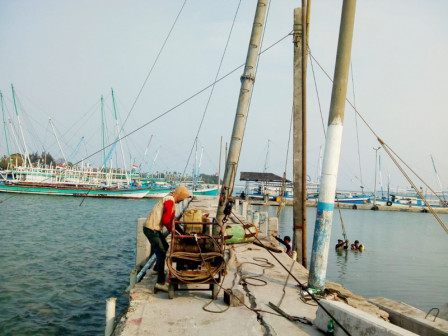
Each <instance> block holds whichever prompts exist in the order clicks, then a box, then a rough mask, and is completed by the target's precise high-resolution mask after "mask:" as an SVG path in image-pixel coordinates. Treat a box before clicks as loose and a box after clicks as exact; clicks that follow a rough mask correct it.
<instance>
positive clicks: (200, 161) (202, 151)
mask: <svg viewBox="0 0 448 336" xmlns="http://www.w3.org/2000/svg"><path fill="white" fill-rule="evenodd" d="M203 155H204V146H202V147H201V155H200V156H199V164H198V171H197V173H196V175H197V181H198V180H200V179H199V176H200V172H201V166H202V156H203ZM197 181H196V182H197Z"/></svg>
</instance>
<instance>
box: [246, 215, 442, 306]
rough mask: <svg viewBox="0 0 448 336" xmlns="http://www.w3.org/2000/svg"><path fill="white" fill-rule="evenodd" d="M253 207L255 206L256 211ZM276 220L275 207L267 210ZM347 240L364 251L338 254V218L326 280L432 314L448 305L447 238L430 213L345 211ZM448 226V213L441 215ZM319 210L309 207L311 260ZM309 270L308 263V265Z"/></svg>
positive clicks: (283, 224) (286, 219) (286, 221)
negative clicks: (358, 245)
mask: <svg viewBox="0 0 448 336" xmlns="http://www.w3.org/2000/svg"><path fill="white" fill-rule="evenodd" d="M254 208H255V207H254ZM262 211H269V212H270V215H271V216H277V209H276V208H274V207H271V208H267V207H263V210H262ZM341 212H342V216H343V220H344V225H345V228H346V231H347V238H348V239H349V240H350V241H351V242H354V241H355V240H359V241H360V242H361V243H362V244H363V245H364V246H365V250H364V252H355V251H351V250H346V251H344V250H343V251H336V249H335V248H334V246H335V245H336V243H337V240H338V239H342V236H343V235H342V227H341V224H340V220H339V218H338V216H334V218H333V225H332V233H331V244H330V246H331V247H330V251H329V256H328V266H327V279H328V280H330V281H334V282H338V283H340V284H342V285H343V286H345V287H346V288H348V289H349V290H351V291H353V292H354V293H356V294H359V295H362V296H364V297H367V298H372V297H379V296H385V297H388V298H390V299H393V300H397V301H402V302H405V303H408V304H410V305H413V306H415V307H418V308H420V309H422V310H424V311H428V310H429V309H430V308H432V307H439V308H443V307H445V306H446V304H447V302H448V262H447V255H448V235H447V234H446V233H445V232H444V231H443V229H442V228H441V227H440V225H439V224H438V223H437V221H436V220H435V219H434V218H433V217H432V215H431V214H429V213H406V212H388V211H367V210H366V211H362V210H351V209H341ZM440 216H441V218H442V220H443V221H444V222H445V223H448V215H443V214H442V215H440ZM292 218H293V217H292V207H285V209H284V210H283V211H282V213H281V214H280V218H279V231H280V232H279V233H280V235H281V236H284V235H289V236H292ZM315 218H316V208H308V209H307V220H308V227H307V251H308V260H310V257H311V248H312V243H313V242H312V239H313V235H314V222H315ZM308 266H309V265H308Z"/></svg>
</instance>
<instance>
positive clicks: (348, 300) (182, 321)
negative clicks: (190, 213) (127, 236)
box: [115, 196, 388, 336]
mask: <svg viewBox="0 0 448 336" xmlns="http://www.w3.org/2000/svg"><path fill="white" fill-rule="evenodd" d="M217 203H218V202H217V197H216V196H215V197H201V198H200V199H198V198H196V199H194V200H193V201H192V202H191V203H190V204H189V207H188V208H189V209H202V210H203V211H204V212H209V213H210V217H214V216H215V214H216V208H217ZM236 216H238V217H239V220H244V218H243V217H242V216H240V215H237V214H236V215H233V216H231V218H230V220H229V222H232V221H233V222H235V223H237V222H239V220H238V219H237V218H235V217H236ZM261 241H262V242H263V244H267V245H270V246H274V245H275V244H277V243H276V241H275V239H273V238H272V237H266V236H264V237H263V236H262V237H261ZM277 248H279V246H278V245H277ZM275 256H276V257H277V258H278V259H279V261H280V262H281V263H282V264H283V265H285V266H286V267H287V268H288V270H291V272H292V274H294V276H295V277H296V278H298V280H299V281H300V282H301V283H306V282H307V279H308V270H307V269H306V268H304V267H303V266H302V265H299V264H298V263H296V262H294V261H293V260H292V259H291V258H290V257H289V256H288V255H287V254H286V253H284V252H280V253H275ZM226 258H227V274H226V276H225V279H224V282H223V285H222V287H223V288H225V289H226V290H227V291H229V290H231V291H232V293H234V294H235V295H237V293H240V294H241V297H243V298H244V303H245V305H240V306H236V307H229V306H228V305H227V304H226V303H225V302H224V298H223V297H224V293H223V292H224V291H223V290H221V291H220V293H219V295H218V297H217V299H216V300H214V301H212V300H211V291H210V290H206V291H182V290H181V291H176V292H175V294H174V299H172V300H170V299H169V298H168V293H165V292H160V291H159V292H157V293H154V290H153V289H154V284H155V281H156V276H155V275H151V270H149V271H148V272H147V274H146V275H145V276H144V278H143V280H142V281H141V282H139V283H137V284H136V285H135V287H134V288H133V289H132V290H131V291H130V305H129V308H128V310H127V312H126V313H125V314H124V315H123V317H122V318H121V319H120V321H119V323H118V325H117V327H116V330H115V335H122V336H136V335H162V334H170V335H210V334H212V335H229V334H231V335H234V336H236V335H289V334H291V335H323V334H325V333H324V332H323V331H321V330H319V329H318V328H317V327H316V326H315V324H313V325H307V324H304V323H302V322H299V321H291V320H290V319H287V318H286V317H285V316H284V315H280V314H278V313H277V312H276V311H274V310H273V309H272V308H271V307H270V305H269V303H270V302H271V303H272V304H274V305H277V306H279V307H280V308H281V310H283V311H284V312H285V313H286V314H287V315H290V316H292V317H301V318H303V319H302V320H308V321H310V322H313V321H314V319H315V318H316V312H317V306H316V304H315V302H313V301H311V300H310V301H306V300H304V299H303V297H302V295H301V292H302V291H301V289H300V288H299V287H298V286H297V283H296V282H295V280H293V279H292V278H291V277H290V276H289V275H288V274H287V272H286V271H285V270H284V269H283V268H282V267H281V266H280V264H279V263H278V262H277V261H276V260H275V259H274V258H273V257H272V256H271V255H270V254H269V253H268V251H267V250H266V249H264V248H263V247H261V246H258V245H255V244H252V243H250V244H238V245H230V246H227V248H226ZM267 262H268V263H270V264H268V263H267ZM182 286H183V287H182ZM185 286H186V285H181V289H182V288H184V289H185ZM188 286H190V287H188V288H190V289H192V288H208V287H207V286H208V285H188ZM326 288H327V289H329V290H330V293H331V294H330V295H329V296H327V297H326V299H327V300H335V301H340V302H343V303H345V304H348V305H349V306H351V307H353V308H355V309H358V310H361V311H363V312H365V313H367V314H368V315H369V316H371V318H372V320H373V321H375V320H376V321H377V320H378V319H382V320H385V321H387V320H388V313H387V312H385V311H383V310H381V309H379V308H378V307H376V306H375V305H373V304H371V303H369V302H368V301H367V300H366V299H364V298H363V297H361V296H358V295H355V294H353V293H351V292H350V291H348V290H347V289H345V288H344V287H342V286H341V285H338V284H335V283H331V282H328V281H327V283H326ZM305 301H306V302H305ZM206 310H208V311H206ZM209 311H213V312H209ZM293 319H294V318H293ZM329 319H330V318H329V317H328V320H329ZM354 324H355V322H354ZM339 331H341V330H339Z"/></svg>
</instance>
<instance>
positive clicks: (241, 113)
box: [214, 0, 268, 233]
mask: <svg viewBox="0 0 448 336" xmlns="http://www.w3.org/2000/svg"><path fill="white" fill-rule="evenodd" d="M267 5H268V0H258V2H257V9H256V12H255V18H254V23H253V26H252V35H251V38H250V42H249V49H248V51H247V58H246V65H245V68H244V73H243V75H242V76H241V89H240V95H239V98H238V106H237V110H236V115H235V121H234V124H233V131H232V138H231V141H230V148H229V154H228V157H227V158H226V169H225V172H224V181H223V184H222V187H221V197H220V198H219V204H218V210H217V213H216V219H217V220H218V222H219V223H220V224H223V219H224V217H225V216H226V215H225V214H224V208H225V207H226V206H227V203H229V202H228V201H229V197H231V196H232V192H233V186H234V183H235V177H236V171H237V169H238V161H239V157H240V152H241V146H242V144H243V138H244V129H245V128H246V121H247V114H248V110H249V103H250V97H251V95H252V88H253V86H254V81H255V69H256V66H257V61H258V55H259V52H260V43H261V36H262V34H263V27H264V22H265V18H266V10H267ZM227 215H228V214H227ZM214 229H215V230H216V231H215V232H214V233H217V232H218V230H220V228H219V227H218V226H217V225H215V226H214Z"/></svg>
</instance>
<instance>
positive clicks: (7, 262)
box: [0, 194, 156, 335]
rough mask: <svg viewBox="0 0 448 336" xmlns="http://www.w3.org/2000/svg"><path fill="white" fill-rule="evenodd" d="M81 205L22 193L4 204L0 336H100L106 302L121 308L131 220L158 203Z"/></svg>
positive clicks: (131, 255) (130, 257) (129, 263)
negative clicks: (115, 302)
mask: <svg viewBox="0 0 448 336" xmlns="http://www.w3.org/2000/svg"><path fill="white" fill-rule="evenodd" d="M4 197H5V195H2V194H0V198H4ZM79 202H80V200H79V199H77V198H71V197H52V196H37V195H36V196H34V195H19V196H16V197H14V198H12V199H10V200H8V201H7V202H5V203H3V204H2V205H1V206H2V208H1V211H2V220H1V221H0V232H1V234H0V246H2V248H1V250H0V270H1V271H0V335H98V334H102V333H103V332H104V319H105V316H104V314H105V312H104V307H105V301H106V299H107V298H109V297H113V296H114V297H118V300H117V311H118V312H119V311H120V310H122V309H124V308H125V306H126V303H127V300H128V297H127V294H125V293H124V289H125V287H126V285H127V284H128V281H129V271H130V270H131V268H132V267H133V263H134V260H135V226H136V219H137V218H138V217H146V215H147V214H148V212H149V211H150V209H151V208H152V207H153V206H154V204H155V203H156V202H155V201H153V200H95V199H86V200H85V202H84V204H83V206H81V207H80V206H79ZM5 205H7V206H5ZM16 218H20V219H21V220H20V225H17V222H16Z"/></svg>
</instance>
